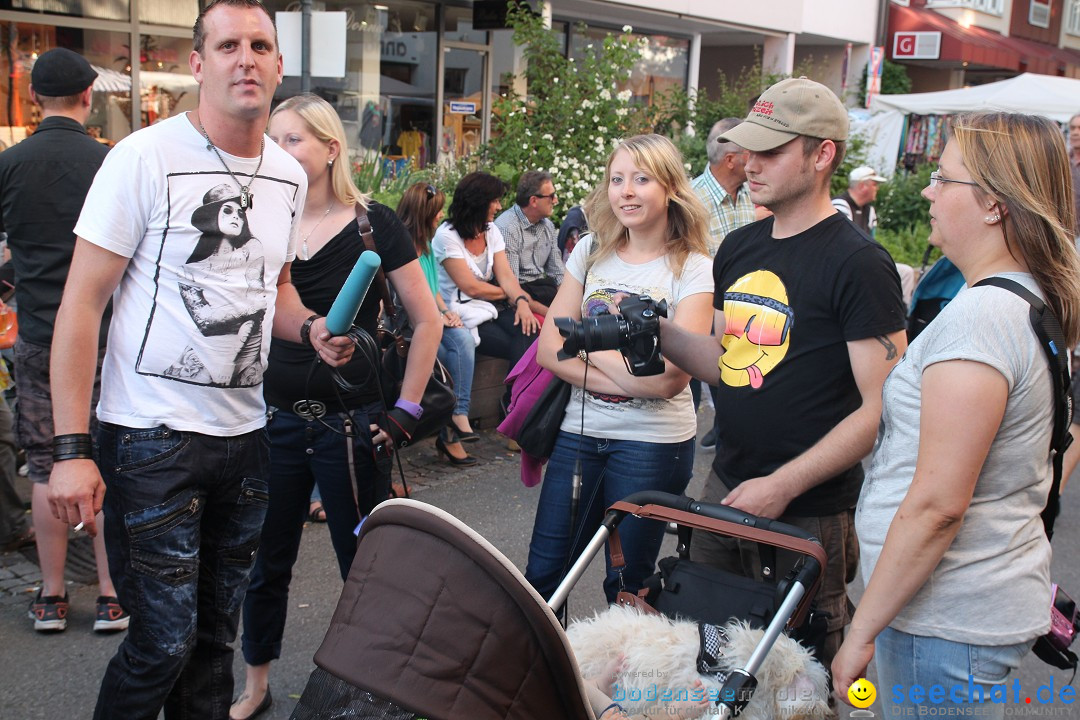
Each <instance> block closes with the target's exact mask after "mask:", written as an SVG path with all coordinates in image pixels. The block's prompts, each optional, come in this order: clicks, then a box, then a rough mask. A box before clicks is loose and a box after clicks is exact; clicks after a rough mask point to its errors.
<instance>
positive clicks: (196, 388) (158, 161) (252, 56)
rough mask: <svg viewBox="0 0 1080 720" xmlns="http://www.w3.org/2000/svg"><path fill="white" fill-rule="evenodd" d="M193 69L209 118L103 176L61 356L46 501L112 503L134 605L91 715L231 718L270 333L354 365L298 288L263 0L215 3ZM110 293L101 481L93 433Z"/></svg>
mask: <svg viewBox="0 0 1080 720" xmlns="http://www.w3.org/2000/svg"><path fill="white" fill-rule="evenodd" d="M189 63H190V66H191V71H192V75H193V76H194V77H195V80H196V81H197V82H198V83H199V85H200V93H199V107H198V109H197V110H195V111H194V112H191V113H188V114H184V115H179V116H176V117H174V118H170V119H168V120H166V121H164V122H161V123H159V124H157V125H154V126H153V127H150V128H146V129H144V130H140V131H139V132H136V133H134V134H132V135H130V136H129V137H128V138H125V139H124V140H123V141H122V142H120V143H119V144H118V145H117V146H116V147H115V148H114V149H113V150H112V152H110V153H109V155H108V157H107V158H106V160H105V163H104V165H102V168H101V170H100V171H99V173H98V175H97V177H96V178H95V180H94V184H93V186H92V187H91V189H90V192H89V194H88V195H87V200H86V204H85V205H84V207H83V212H82V215H81V216H80V218H79V222H78V224H77V225H76V226H75V234H76V236H77V238H78V239H77V241H76V248H75V257H74V260H73V262H72V270H71V273H70V275H69V277H68V281H67V286H66V288H65V292H64V297H63V300H62V302H61V306H60V311H59V315H58V317H57V322H56V333H55V340H54V343H53V356H52V358H53V361H52V380H53V409H54V414H55V417H56V432H57V435H56V440H55V446H54V447H55V450H54V461H55V465H54V469H53V472H52V476H51V478H50V481H49V502H50V504H51V506H52V510H53V513H54V514H55V515H56V516H57V517H58V518H59V519H60V520H61V521H64V522H67V523H70V524H72V525H75V524H77V523H80V524H82V525H84V526H85V527H86V530H87V531H88V532H89V533H90V534H91V535H93V534H96V532H97V527H96V526H95V524H94V514H95V511H97V510H98V509H101V508H102V506H104V508H103V509H104V513H105V518H106V520H105V523H104V532H105V536H106V546H107V549H108V555H109V566H110V570H111V572H112V574H113V578H114V580H115V582H116V586H117V594H118V595H119V597H120V598H121V603H122V604H123V605H124V606H125V608H127V609H129V611H130V612H131V625H130V628H129V632H128V635H127V636H126V638H125V639H124V642H123V643H122V644H121V645H120V647H119V649H118V650H117V653H116V655H115V656H114V657H113V659H112V661H111V662H110V663H109V667H108V669H107V670H106V673H105V677H104V679H103V680H102V684H101V692H100V694H99V696H98V702H97V708H96V710H95V713H94V717H95V718H98V719H100V718H114V717H115V718H132V717H156V716H157V715H158V713H159V712H160V710H161V709H162V708H163V707H168V708H169V712H170V713H175V714H177V715H178V716H179V715H184V716H185V717H207V718H210V717H213V718H224V717H226V716H227V715H228V711H229V706H230V705H231V703H232V700H233V698H232V692H233V682H232V650H231V649H230V648H229V645H230V643H231V642H232V641H233V640H234V639H235V637H236V629H237V622H238V619H239V611H240V604H241V600H242V599H243V595H244V591H245V589H246V587H247V579H248V573H249V571H250V569H251V565H252V562H253V560H254V557H255V552H256V551H257V549H258V543H259V532H260V530H261V527H262V520H263V517H264V515H265V512H266V505H267V483H266V475H267V471H268V465H269V452H268V444H267V440H266V436H265V430H264V425H265V423H266V408H265V404H264V402H263V399H262V374H263V372H262V371H263V368H264V367H265V363H266V357H267V352H268V346H269V342H270V335H271V332H272V333H273V334H274V335H276V336H278V337H283V338H287V339H290V340H294V341H297V342H303V343H310V344H311V345H312V346H313V347H314V348H315V349H316V350H317V351H318V353H319V355H320V356H321V357H322V359H323V360H324V361H325V362H326V363H328V364H330V365H335V366H336V365H340V364H342V363H343V362H345V361H347V359H348V358H349V356H351V354H352V345H351V343H350V342H349V341H348V340H347V339H345V338H331V336H330V333H329V332H328V331H327V330H326V323H325V320H324V319H323V318H321V317H319V316H318V315H316V314H315V313H312V312H311V311H309V310H308V309H306V308H304V306H303V304H302V303H301V302H300V298H299V295H298V294H297V292H296V289H295V288H294V287H293V286H292V284H291V282H290V274H289V266H290V262H291V261H292V259H293V256H294V250H293V247H294V236H295V233H296V225H297V223H298V222H299V218H300V216H301V214H302V210H303V202H304V196H305V194H306V192H307V180H306V176H305V174H304V171H303V169H302V168H301V167H300V165H299V163H297V162H296V161H295V160H293V159H292V158H291V157H290V156H289V155H288V154H287V153H285V152H284V151H283V150H281V149H280V148H279V147H278V146H277V145H276V144H274V143H272V142H268V141H267V140H266V137H265V135H264V132H263V131H264V129H265V127H266V122H267V117H268V115H269V110H270V101H271V99H272V98H273V94H274V90H275V88H277V86H278V85H279V84H280V82H281V77H282V60H281V54H280V53H279V52H278V45H277V33H276V29H275V27H274V23H273V19H272V18H271V16H270V15H269V13H268V12H267V11H266V9H265V8H264V7H263V6H262V5H261V4H260V3H258V2H257V0H218V1H217V2H213V3H211V4H210V5H209V6H208V7H207V8H206V9H205V10H204V11H203V12H202V13H201V14H200V16H199V18H198V20H197V21H196V23H195V36H194V50H193V51H192V53H191V55H190V58H189ZM110 297H112V299H113V317H112V323H111V325H110V333H109V337H110V343H109V348H108V352H107V354H106V357H105V363H104V367H103V369H102V382H101V400H100V402H99V404H98V407H97V415H98V419H99V420H100V431H99V436H98V438H97V440H98V452H99V456H98V462H99V464H100V468H101V469H102V472H99V470H98V467H99V466H98V465H96V464H95V462H94V460H93V459H92V457H93V454H92V451H91V450H92V447H91V438H90V435H89V434H88V432H87V429H88V423H89V415H90V413H89V410H90V408H89V405H90V388H91V383H92V381H93V372H94V365H95V363H94V349H95V348H96V347H97V342H96V340H97V333H98V327H99V326H100V324H101V316H102V315H101V314H102V310H103V309H104V307H105V305H106V303H107V302H108V300H109V298H110ZM103 476H104V479H103ZM106 491H107V492H106Z"/></svg>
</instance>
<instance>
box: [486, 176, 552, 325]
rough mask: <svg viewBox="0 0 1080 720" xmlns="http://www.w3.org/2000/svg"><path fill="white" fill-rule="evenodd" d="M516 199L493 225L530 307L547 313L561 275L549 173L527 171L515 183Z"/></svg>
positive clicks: (537, 312)
mask: <svg viewBox="0 0 1080 720" xmlns="http://www.w3.org/2000/svg"><path fill="white" fill-rule="evenodd" d="M516 199H517V202H516V204H515V205H514V206H513V207H511V208H510V209H509V210H507V211H506V212H504V213H502V214H501V215H499V216H498V217H497V218H495V226H496V227H498V228H499V231H500V232H502V235H503V239H504V240H505V241H506V259H507V260H509V261H510V269H512V270H513V271H514V275H515V276H516V277H517V279H518V282H519V283H520V284H521V287H522V289H523V290H524V291H525V292H527V293H528V294H529V297H530V298H531V300H530V301H529V307H530V308H531V309H532V311H533V312H534V313H536V314H538V315H547V309H548V305H550V304H551V301H552V300H554V299H555V293H556V292H557V291H558V289H559V284H560V283H562V277H563V263H562V253H561V252H560V251H559V244H558V233H557V232H556V230H555V225H554V224H553V223H552V222H551V219H550V218H551V215H552V213H553V212H555V204H556V203H557V202H558V201H559V198H558V196H557V195H556V193H555V183H553V182H552V180H551V174H550V173H546V172H543V171H540V170H528V171H526V172H525V173H524V174H522V176H521V180H520V181H519V182H518V188H517V198H516Z"/></svg>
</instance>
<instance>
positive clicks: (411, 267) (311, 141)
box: [229, 94, 442, 720]
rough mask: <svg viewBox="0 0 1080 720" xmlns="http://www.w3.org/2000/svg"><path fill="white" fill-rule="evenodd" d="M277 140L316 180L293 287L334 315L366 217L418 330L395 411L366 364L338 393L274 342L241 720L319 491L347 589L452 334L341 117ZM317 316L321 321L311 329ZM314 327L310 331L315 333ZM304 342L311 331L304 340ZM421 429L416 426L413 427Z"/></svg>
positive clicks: (256, 694) (320, 104) (300, 122)
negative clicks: (393, 451) (359, 537)
mask: <svg viewBox="0 0 1080 720" xmlns="http://www.w3.org/2000/svg"><path fill="white" fill-rule="evenodd" d="M267 134H268V135H269V136H270V139H271V140H273V141H274V142H276V143H277V144H278V145H280V146H281V147H282V148H284V149H285V151H286V152H288V153H289V154H290V155H292V156H293V157H294V158H296V159H297V160H298V161H299V163H300V165H301V166H302V167H303V168H304V171H305V173H306V174H307V180H308V187H307V196H306V201H305V207H304V215H303V217H302V218H301V220H300V223H299V237H297V238H296V241H295V250H296V259H295V260H294V261H293V263H292V269H291V274H292V282H293V284H294V285H295V286H296V289H297V291H298V292H299V293H300V298H301V299H302V300H303V301H304V305H305V306H306V307H309V308H311V309H312V310H314V311H315V312H318V313H321V314H325V313H327V312H329V310H330V306H331V305H332V304H333V302H334V300H335V299H336V297H337V294H338V292H339V291H340V289H341V287H342V285H343V284H344V282H345V278H346V277H347V276H348V275H349V273H350V271H351V270H352V268H353V266H354V265H355V264H356V261H357V258H359V257H360V253H361V252H363V251H364V249H365V247H364V243H363V241H362V240H361V238H360V232H359V225H358V220H357V210H358V209H359V210H361V211H363V212H365V213H366V214H367V217H368V219H369V221H370V222H371V227H372V230H373V232H374V242H375V248H376V250H377V251H378V253H379V256H380V257H381V259H382V268H383V269H384V270H385V271H386V274H387V278H388V280H389V281H390V283H391V284H393V286H394V288H395V289H396V290H397V292H398V296H399V297H400V298H401V301H402V304H403V305H404V307H405V310H406V311H407V312H408V314H409V318H410V320H411V322H412V324H413V335H412V346H411V348H410V350H409V359H408V363H407V366H406V368H405V377H404V381H403V382H402V387H401V397H400V398H398V399H397V401H396V405H395V406H394V407H393V408H391V409H390V410H389V411H386V410H385V409H384V407H383V404H382V398H381V397H380V392H379V388H378V382H377V376H376V375H375V373H374V372H373V368H372V367H371V365H370V364H369V362H368V360H367V358H366V357H365V356H364V355H365V354H364V353H363V352H359V351H358V352H356V353H355V354H354V356H353V359H352V360H351V361H350V362H349V363H348V364H347V365H345V366H344V367H342V368H340V369H339V372H340V375H341V377H342V378H343V379H344V380H345V381H347V382H348V383H350V384H351V385H352V388H351V389H349V390H345V389H343V388H341V387H339V386H338V384H337V383H336V382H335V380H334V379H333V378H332V377H331V375H330V374H329V373H328V372H327V370H326V368H325V366H316V367H314V369H313V366H312V360H313V359H314V352H313V351H312V349H311V347H310V346H309V345H308V344H304V343H294V342H289V341H286V340H281V339H279V338H274V339H273V341H272V342H271V344H270V359H269V363H268V366H267V370H266V376H265V380H264V391H263V392H264V394H265V396H266V404H267V406H268V408H270V411H269V419H268V420H267V423H266V431H267V434H268V435H269V438H270V466H271V470H270V504H269V506H268V508H267V512H266V520H265V522H264V524H263V528H262V535H261V538H260V544H259V552H258V554H257V555H256V557H255V567H254V569H253V570H252V573H251V584H250V586H249V587H248V591H247V595H246V597H245V598H244V605H243V614H244V637H243V642H242V646H243V653H244V661H245V663H246V665H247V677H246V684H245V687H244V692H243V694H242V695H240V697H239V698H238V699H237V700H236V702H235V703H234V704H233V706H232V708H230V710H229V715H230V717H231V718H233V720H244V719H246V718H254V717H257V716H259V715H261V714H263V713H264V712H265V711H266V710H267V709H268V708H269V707H270V705H271V703H272V699H271V695H270V686H269V678H270V663H271V662H272V661H273V660H276V659H277V658H278V657H280V655H281V641H282V637H283V635H284V632H285V619H286V614H287V611H288V605H289V583H290V581H291V579H292V568H293V565H294V563H295V562H296V556H297V551H298V550H299V547H300V537H301V533H302V530H303V527H304V520H305V519H306V518H307V516H308V512H309V499H310V496H311V489H312V486H313V484H314V483H315V481H316V479H317V480H318V483H319V491H320V494H321V496H322V503H323V508H324V509H325V511H326V521H327V526H328V528H329V530H330V540H331V542H332V543H333V546H334V553H335V555H336V556H337V566H338V571H339V572H340V573H341V577H342V579H344V578H345V576H346V575H347V574H348V572H349V568H350V567H351V566H352V561H353V558H354V557H355V555H356V535H355V534H354V530H355V529H356V527H357V525H359V523H360V521H361V519H362V518H364V517H365V516H366V515H367V514H368V513H369V512H370V511H371V509H372V508H373V507H375V505H377V504H378V503H379V502H382V501H383V500H385V499H386V498H387V497H388V496H389V494H390V470H391V468H390V464H391V460H390V458H389V456H387V455H385V454H383V453H380V454H379V455H378V457H376V453H375V449H376V448H377V447H380V446H392V445H393V443H394V442H395V440H398V439H401V437H402V436H401V435H399V434H397V433H399V432H401V429H402V428H408V426H409V425H410V419H411V418H415V417H416V415H417V411H418V410H419V402H420V398H421V397H422V395H423V392H424V388H425V387H426V386H427V381H428V378H430V377H431V367H432V365H433V363H434V361H435V354H436V351H437V349H438V346H439V338H440V336H441V334H442V323H441V322H440V321H439V314H438V311H436V309H435V301H434V299H433V298H432V296H431V292H430V291H429V290H428V286H427V283H425V282H424V273H423V270H422V269H421V267H420V263H419V261H418V260H417V258H416V251H415V250H414V249H413V246H412V242H411V241H410V239H409V234H408V231H407V230H406V229H405V228H404V227H403V226H402V224H401V221H400V220H398V218H397V216H396V215H395V214H394V212H393V210H391V209H390V208H388V207H385V206H384V205H381V204H379V203H377V202H374V201H372V200H371V199H370V198H368V197H366V196H364V195H363V194H362V193H361V192H360V191H359V190H358V189H357V187H356V185H355V184H354V182H353V179H352V173H351V170H350V167H349V157H348V145H347V143H346V140H345V130H344V128H343V127H342V125H341V120H340V119H339V118H338V115H337V112H336V111H335V110H334V108H333V106H331V105H330V104H329V103H328V102H326V101H325V100H323V99H322V98H320V97H318V96H315V95H307V94H305V95H298V96H296V97H292V98H289V99H288V100H286V101H285V102H283V103H282V104H281V105H279V106H278V107H277V108H276V109H275V110H274V112H273V113H272V114H271V115H270V125H269V128H268V132H267ZM379 301H380V298H379V293H378V292H374V291H371V292H368V294H367V296H366V297H365V299H364V302H363V304H362V305H361V306H360V311H359V313H358V314H357V317H356V322H355V324H356V326H358V327H360V328H363V329H364V330H366V331H367V332H368V333H369V334H370V335H372V336H374V334H375V329H376V324H377V322H378V317H379ZM314 317H316V316H313V318H314ZM305 327H307V325H305ZM300 335H301V337H303V336H304V330H303V329H301V332H300ZM413 422H415V420H413Z"/></svg>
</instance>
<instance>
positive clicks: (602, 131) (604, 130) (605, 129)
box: [596, 125, 607, 135]
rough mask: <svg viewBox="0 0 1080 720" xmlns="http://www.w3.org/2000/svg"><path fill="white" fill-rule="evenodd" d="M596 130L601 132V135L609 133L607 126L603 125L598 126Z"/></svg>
mask: <svg viewBox="0 0 1080 720" xmlns="http://www.w3.org/2000/svg"><path fill="white" fill-rule="evenodd" d="M596 132H598V133H600V134H601V135H607V128H606V127H604V126H603V125H601V126H600V127H598V128H596Z"/></svg>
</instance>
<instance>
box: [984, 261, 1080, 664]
mask: <svg viewBox="0 0 1080 720" xmlns="http://www.w3.org/2000/svg"><path fill="white" fill-rule="evenodd" d="M986 285H993V286H994V287H999V288H1002V289H1004V290H1008V291H1010V292H1013V293H1015V294H1017V295H1019V296H1020V297H1022V298H1023V299H1024V300H1026V301H1027V302H1028V304H1029V305H1031V309H1030V311H1029V312H1028V318H1029V319H1030V320H1031V329H1032V330H1034V331H1035V336H1036V337H1037V338H1038V339H1039V345H1040V346H1041V347H1042V349H1043V352H1045V353H1046V359H1047V362H1048V363H1049V364H1050V380H1051V382H1052V383H1053V386H1054V431H1053V434H1052V435H1051V436H1050V451H1051V452H1052V453H1053V465H1054V480H1053V483H1052V484H1051V485H1050V495H1049V497H1047V499H1046V507H1045V508H1043V511H1042V521H1043V528H1044V529H1045V530H1046V537H1047V539H1052V538H1053V537H1054V521H1055V520H1056V519H1057V516H1058V513H1059V512H1061V499H1060V497H1059V494H1060V492H1061V464H1062V459H1063V458H1064V456H1065V451H1066V450H1068V448H1069V445H1071V444H1072V435H1070V434H1069V425H1070V424H1071V423H1072V417H1073V406H1072V393H1071V389H1072V378H1071V377H1070V372H1069V359H1068V356H1067V355H1068V354H1067V353H1066V345H1065V333H1064V332H1062V330H1061V324H1060V323H1059V322H1058V319H1057V318H1056V317H1055V316H1054V313H1053V311H1052V310H1051V309H1050V308H1049V307H1047V305H1046V303H1044V302H1043V301H1042V300H1040V299H1039V297H1038V296H1036V295H1035V294H1034V293H1033V292H1031V291H1030V290H1028V289H1027V288H1025V287H1024V286H1023V285H1021V284H1020V283H1018V282H1016V281H1015V280H1008V279H1006V278H1001V277H988V278H986V279H984V280H980V281H979V282H977V283H975V287H982V286H986ZM1052 595H1053V597H1052V602H1051V606H1050V621H1051V622H1050V632H1048V633H1047V634H1046V635H1043V636H1042V637H1040V638H1039V639H1038V640H1036V641H1035V645H1034V647H1032V651H1034V653H1035V655H1036V656H1038V658H1039V659H1040V660H1042V661H1043V662H1045V663H1046V664H1048V665H1052V666H1054V667H1056V668H1061V669H1062V670H1072V671H1073V674H1074V675H1075V673H1076V667H1077V660H1078V659H1077V656H1076V653H1074V652H1073V651H1072V650H1070V649H1069V646H1070V645H1071V644H1072V642H1073V640H1074V639H1075V637H1076V634H1077V632H1078V631H1080V616H1078V613H1077V609H1076V603H1074V602H1073V601H1072V599H1071V598H1070V597H1069V596H1068V595H1067V594H1066V593H1065V591H1064V590H1062V589H1061V588H1059V587H1058V586H1057V585H1056V584H1055V585H1053V587H1052Z"/></svg>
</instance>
